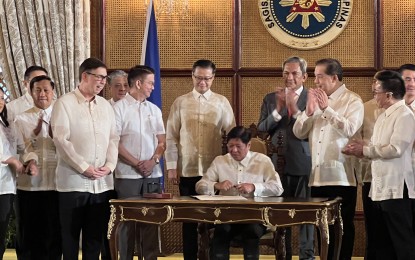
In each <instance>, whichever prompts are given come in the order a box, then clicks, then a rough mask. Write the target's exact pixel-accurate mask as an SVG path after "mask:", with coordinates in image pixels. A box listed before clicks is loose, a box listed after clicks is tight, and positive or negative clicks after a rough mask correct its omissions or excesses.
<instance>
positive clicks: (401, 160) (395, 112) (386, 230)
mask: <svg viewBox="0 0 415 260" xmlns="http://www.w3.org/2000/svg"><path fill="white" fill-rule="evenodd" d="M374 78H375V80H376V81H375V85H374V89H373V95H374V99H375V100H376V104H377V105H378V107H379V108H382V109H385V112H383V113H382V114H381V115H379V117H378V119H377V120H376V123H375V125H374V129H373V136H372V138H371V141H370V142H364V141H354V142H351V143H350V144H349V145H348V146H347V147H346V149H345V151H344V152H345V153H346V154H350V155H354V156H357V157H359V158H362V157H363V158H368V159H370V160H371V169H372V187H371V189H370V192H369V196H370V198H371V199H372V201H373V209H372V210H373V215H374V216H376V217H374V218H372V221H373V225H374V236H373V237H374V247H375V248H374V252H375V253H374V255H375V257H374V259H399V260H401V259H402V260H404V259H415V252H414V250H413V248H414V247H415V237H414V233H413V212H412V208H411V204H412V203H413V199H414V198H415V176H414V173H413V170H412V164H411V155H412V147H413V144H414V139H415V136H414V134H413V133H414V132H415V119H414V116H413V113H412V111H411V110H410V109H409V108H408V106H406V105H405V101H404V100H403V98H404V95H405V85H404V81H403V80H402V78H401V75H400V74H399V73H397V72H395V71H389V70H384V71H379V72H378V73H376V75H375V77H374Z"/></svg>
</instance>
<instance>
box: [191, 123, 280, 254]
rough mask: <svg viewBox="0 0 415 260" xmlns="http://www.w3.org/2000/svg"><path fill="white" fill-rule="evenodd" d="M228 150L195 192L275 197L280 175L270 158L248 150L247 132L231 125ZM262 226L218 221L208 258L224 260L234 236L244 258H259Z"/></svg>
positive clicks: (211, 168)
mask: <svg viewBox="0 0 415 260" xmlns="http://www.w3.org/2000/svg"><path fill="white" fill-rule="evenodd" d="M227 147H228V153H227V154H226V155H221V156H218V157H216V158H215V160H214V161H213V162H212V165H211V166H210V167H209V169H208V170H207V172H206V174H205V175H204V176H203V177H202V179H201V180H200V181H198V182H197V184H196V191H197V193H199V194H209V191H210V190H215V191H219V194H221V195H228V196H235V195H242V196H244V197H254V196H279V195H281V193H282V192H283V188H282V185H281V181H280V177H279V175H278V173H277V172H276V171H275V169H274V165H273V164H272V162H271V159H270V158H269V157H268V156H266V155H264V154H260V153H256V152H251V151H250V150H249V149H250V147H251V132H250V131H249V130H248V129H246V128H244V127H242V126H236V127H234V128H233V129H232V130H231V131H230V132H229V134H228V136H227ZM265 231H266V227H265V226H264V225H261V224H222V225H216V226H215V233H214V235H213V240H212V245H211V251H210V259H212V260H213V259H214V260H228V259H229V245H230V242H231V240H232V238H233V237H234V236H239V235H241V236H242V245H243V249H244V259H246V260H256V259H259V239H260V238H261V236H262V235H263V234H265Z"/></svg>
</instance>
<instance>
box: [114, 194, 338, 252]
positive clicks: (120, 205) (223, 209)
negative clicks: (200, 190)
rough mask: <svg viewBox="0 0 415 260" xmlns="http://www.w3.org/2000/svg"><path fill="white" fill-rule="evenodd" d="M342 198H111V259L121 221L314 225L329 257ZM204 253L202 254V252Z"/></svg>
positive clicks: (116, 248) (274, 225)
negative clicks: (330, 229) (328, 252)
mask: <svg viewBox="0 0 415 260" xmlns="http://www.w3.org/2000/svg"><path fill="white" fill-rule="evenodd" d="M340 201H341V200H340V199H339V198H336V199H333V200H328V199H325V198H311V199H294V198H281V197H266V198H260V197H256V198H252V199H249V200H246V201H234V200H225V201H217V200H215V201H212V200H197V199H194V198H192V197H187V196H174V197H173V198H172V199H146V198H141V197H136V198H129V199H115V200H111V201H110V203H111V218H110V221H109V224H108V239H109V240H110V247H111V255H112V259H118V245H117V243H118V242H117V240H118V239H117V235H116V234H117V228H118V225H119V224H120V223H121V222H124V221H135V222H139V223H142V224H156V225H164V224H166V223H169V222H172V221H176V222H177V221H178V222H199V223H212V224H221V223H262V224H264V225H266V226H268V227H287V226H294V225H300V224H313V225H315V226H316V227H317V228H318V229H319V230H320V234H321V236H320V242H321V250H320V259H322V260H325V259H327V251H328V243H329V231H328V230H329V229H328V226H329V225H334V226H335V236H336V238H335V254H336V259H338V255H339V248H340V245H341V238H342V232H343V230H342V220H341V216H340ZM199 255H200V256H202V255H203V254H199Z"/></svg>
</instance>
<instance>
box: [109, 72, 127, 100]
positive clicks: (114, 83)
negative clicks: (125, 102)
mask: <svg viewBox="0 0 415 260" xmlns="http://www.w3.org/2000/svg"><path fill="white" fill-rule="evenodd" d="M127 77H128V75H127V73H125V72H124V71H123V70H116V71H113V72H111V74H109V75H108V79H107V84H108V86H109V88H110V91H111V98H110V99H109V100H108V101H109V102H110V104H111V105H112V106H113V105H114V104H115V102H117V101H118V100H120V99H123V98H125V96H126V95H127V94H128V91H129V88H130V87H129V86H128V79H127Z"/></svg>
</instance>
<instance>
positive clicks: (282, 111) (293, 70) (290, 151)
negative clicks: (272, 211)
mask: <svg viewBox="0 0 415 260" xmlns="http://www.w3.org/2000/svg"><path fill="white" fill-rule="evenodd" d="M282 70H283V72H282V77H283V80H284V87H281V86H277V88H276V91H275V92H272V93H269V94H267V95H266V96H265V97H264V100H263V102H262V106H261V114H260V118H259V123H258V130H260V131H266V132H268V133H269V134H270V135H271V136H272V143H273V144H274V146H275V147H278V146H279V144H278V142H279V141H280V140H279V137H278V136H279V135H280V133H281V132H282V134H283V137H284V140H283V142H284V146H283V147H284V154H285V156H284V160H285V165H284V170H283V172H281V174H282V175H281V176H282V177H281V179H282V180H281V181H282V184H283V187H284V194H283V195H282V196H283V197H296V198H309V197H310V187H308V181H309V177H310V171H311V156H310V148H309V144H308V139H299V138H297V137H296V136H295V135H294V134H293V131H292V128H293V126H294V123H295V120H296V119H295V118H296V116H297V115H298V114H299V113H300V112H301V111H304V110H305V108H306V103H307V93H308V90H307V89H306V88H305V87H304V83H305V81H306V80H307V62H306V61H305V60H304V59H303V58H300V57H295V56H294V57H289V58H288V59H286V60H285V61H284V62H283V64H282ZM277 160H278V156H277V154H274V156H273V157H272V161H273V163H274V166H275V168H277V165H278V164H277ZM299 228H300V232H299V236H298V239H299V243H298V244H299V253H298V254H299V258H300V260H312V259H314V227H313V226H312V225H301V226H300V227H299ZM285 247H286V248H285V249H286V259H287V260H291V259H292V246H291V228H286V237H285Z"/></svg>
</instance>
